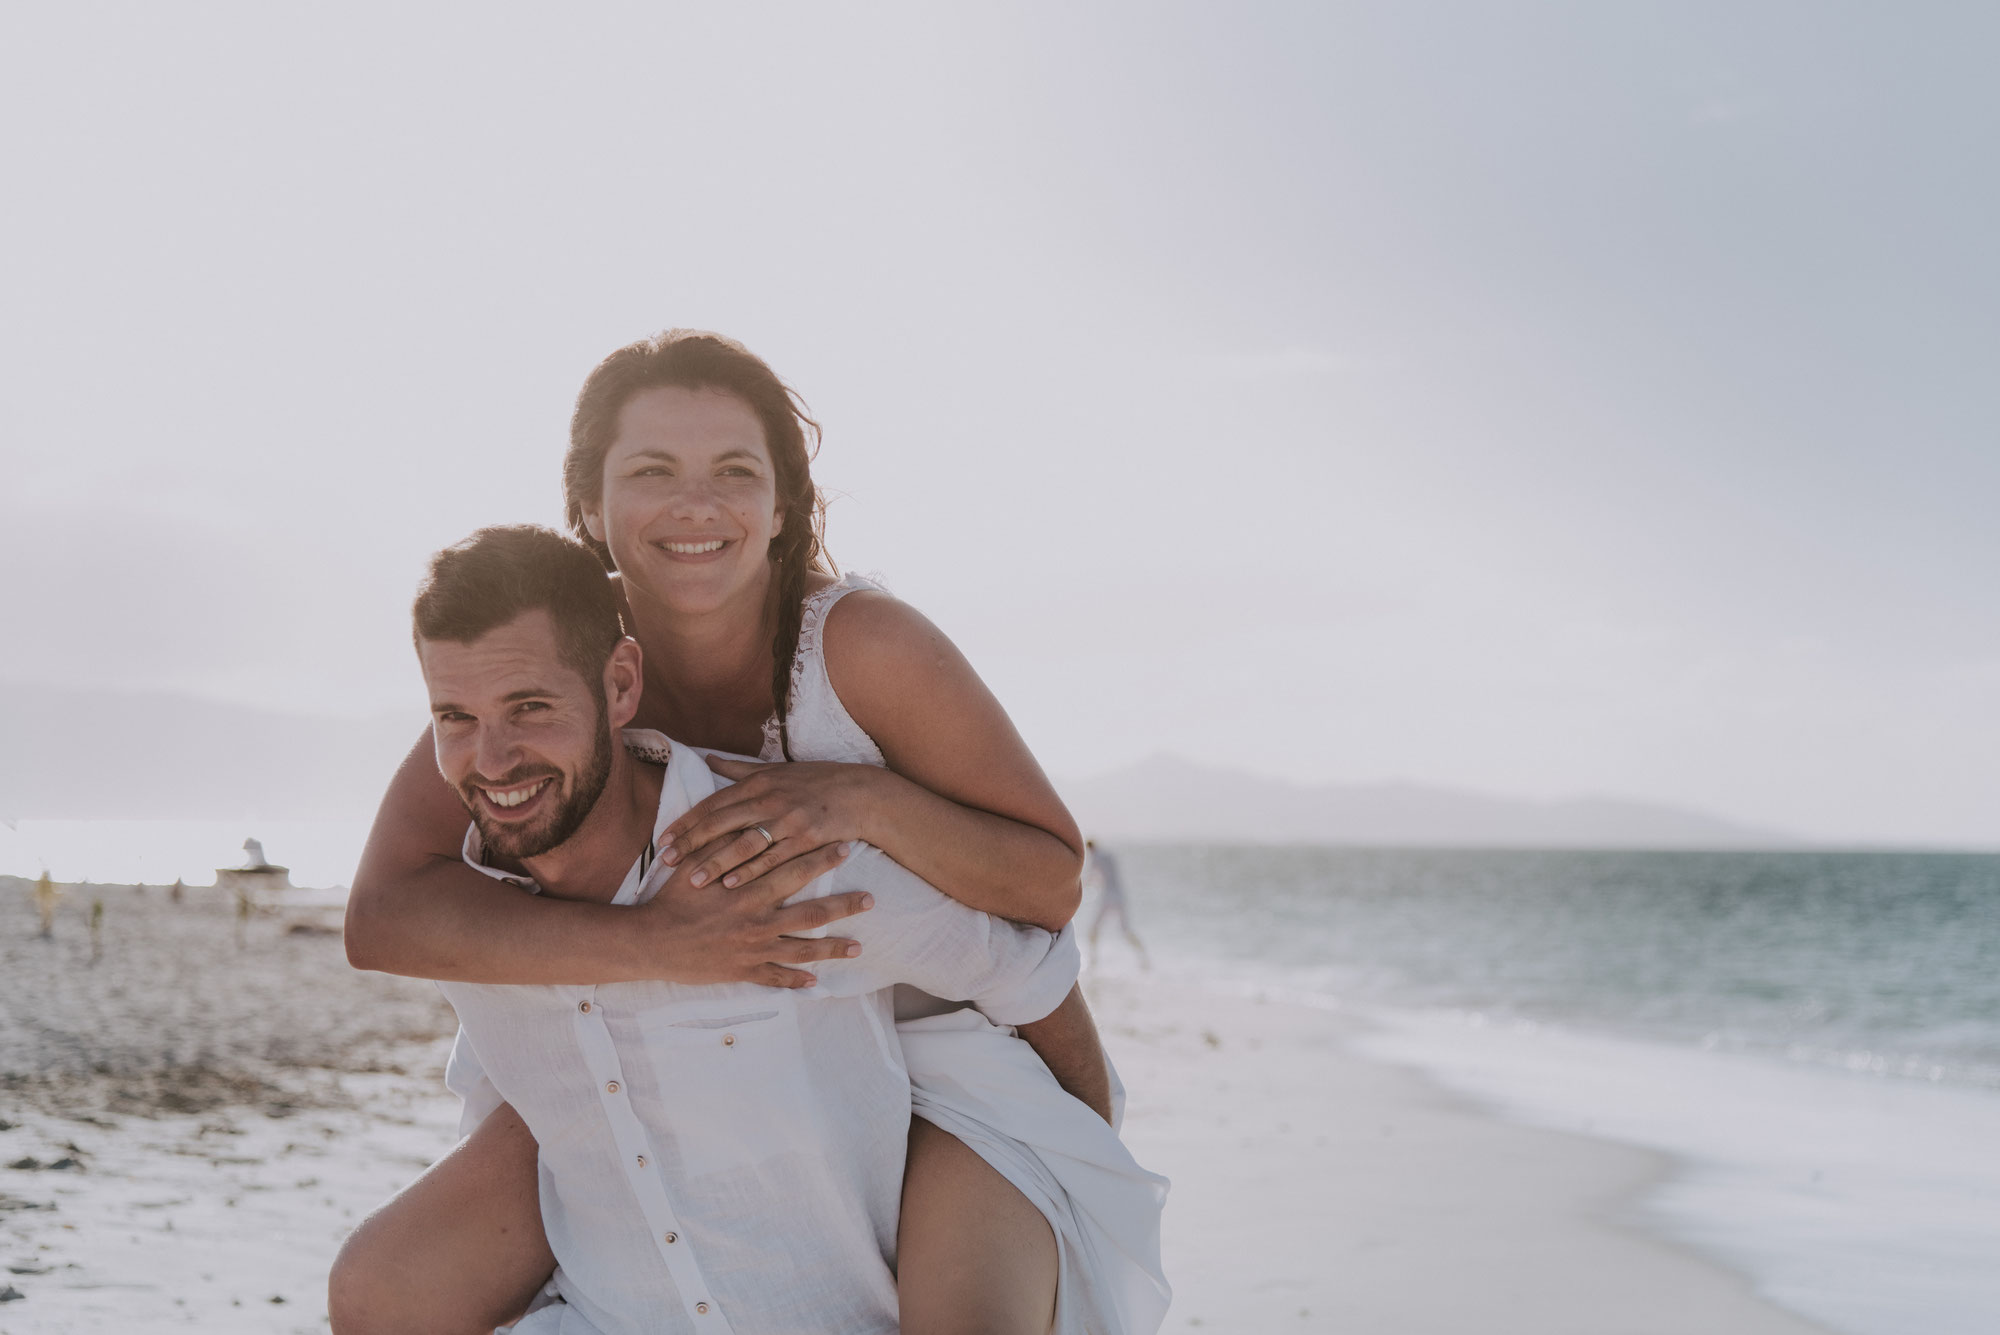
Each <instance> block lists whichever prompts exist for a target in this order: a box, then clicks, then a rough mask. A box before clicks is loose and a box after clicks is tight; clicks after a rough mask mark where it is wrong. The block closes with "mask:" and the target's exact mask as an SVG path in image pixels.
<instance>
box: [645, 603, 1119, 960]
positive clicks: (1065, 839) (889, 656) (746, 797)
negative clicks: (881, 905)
mask: <svg viewBox="0 0 2000 1335" xmlns="http://www.w3.org/2000/svg"><path fill="white" fill-rule="evenodd" d="M826 659H827V672H828V675H829V676H830V677H831V678H832V680H833V688H834V691H835V692H836V693H837V694H838V695H839V696H840V701H841V703H842V704H843V705H844V706H845V707H846V709H847V712H848V713H849V714H850V715H851V716H852V717H853V719H854V721H855V722H856V723H857V724H859V725H860V726H861V729H862V730H863V731H864V732H866V733H867V734H868V735H869V736H870V737H872V738H874V739H875V744H876V745H877V746H878V747H880V748H881V751H882V756H883V759H884V760H886V761H887V762H888V769H887V770H883V769H880V768H877V767H876V766H873V765H828V764H799V765H763V766H755V765H748V764H741V763H736V762H730V761H723V760H716V761H711V762H710V763H711V764H713V765H714V767H715V768H716V769H717V770H719V771H720V772H722V773H723V774H726V775H728V776H729V777H731V778H734V779H738V780H739V782H738V783H737V784H736V785H735V786H733V787H731V788H729V789H726V790H725V791H724V792H723V793H720V794H717V796H716V797H713V798H709V799H707V800H706V801H704V802H703V803H701V804H700V805H698V806H696V807H695V808H694V809H693V810H692V811H690V812H688V813H687V814H686V815H684V816H683V817H681V819H680V820H678V821H676V822H675V823H674V824H673V826H671V827H669V829H668V831H667V833H668V836H669V838H670V839H671V840H672V844H671V845H670V846H669V848H668V849H667V856H668V857H670V858H676V859H677V858H679V857H681V856H682V854H683V853H684V852H685V850H686V847H687V845H688V844H690V843H692V844H696V845H700V844H707V843H710V842H712V841H715V840H719V839H723V838H725V837H726V836H728V835H730V834H732V833H734V832H736V831H746V832H747V833H745V834H743V835H742V836H741V837H740V838H738V839H736V840H734V841H731V842H730V843H727V844H724V845H723V846H722V847H721V848H720V849H719V850H718V852H717V853H716V854H714V855H712V856H711V857H709V858H708V859H706V860H702V859H696V860H695V862H694V864H693V874H692V876H691V877H690V883H691V884H701V883H705V882H706V881H707V880H708V879H710V878H711V877H713V876H714V875H716V874H718V873H720V872H724V871H728V870H729V869H730V868H731V867H732V866H734V864H735V863H736V862H742V861H743V859H744V858H748V859H749V860H748V861H747V862H744V865H742V866H741V867H738V868H736V870H735V873H734V874H735V875H736V876H738V877H744V878H747V877H750V876H755V875H760V874H762V873H764V872H766V871H768V870H769V869H770V868H772V867H774V866H782V865H783V863H784V859H785V858H788V857H796V856H797V855H798V854H800V853H802V852H803V851H804V850H806V849H808V848H814V847H818V846H819V845H821V844H824V843H828V842H832V841H835V840H842V839H862V840H866V841H867V842H868V843H871V844H874V845H875V846H876V847H877V848H880V849H881V850H883V851H884V852H886V853H887V854H889V855H890V856H891V857H893V858H895V859H896V861H898V862H900V863H902V864H903V865H904V866H905V867H908V868H909V869H910V870H911V871H913V872H915V873H917V875H919V876H921V877H923V879H925V880H927V881H929V882H930V883H931V884H932V885H934V886H936V887H937V888H938V889H940V890H942V891H944V892H945V893H946V894H948V895H950V896H951V897H952V898H953V899H956V900H958V901H959V902H960V903H962V904H968V905H970V906H971V907H973V908H976V909H982V910H984V911H985V912H988V913H992V914H995V915H997V916H999V917H1003V918H1011V919H1014V920H1015V921H1017V922H1026V923H1033V924H1034V925H1035V926H1038V927H1044V928H1047V929H1048V930H1050V931H1058V930H1060V929H1061V928H1062V926H1063V924H1065V923H1067V922H1068V921H1069V920H1070V918H1071V917H1072V916H1074V915H1075V913H1076V906H1077V903H1078V900H1079V899H1080V897H1081V894H1082V891H1081V889H1080V886H1079V876H1080V874H1081V872H1082V868H1083V838H1082V836H1081V835H1080V834H1079V833H1078V831H1077V828H1076V822H1075V821H1074V820H1072V819H1071V818H1070V814H1069V811H1068V809H1067V808H1065V807H1064V806H1063V803H1062V799H1061V798H1060V797H1058V796H1056V791H1055V788H1054V787H1053V786H1052V785H1051V784H1050V783H1049V781H1048V777H1047V776H1046V775H1044V774H1043V773H1042V768H1041V766H1040V765H1038V764H1037V763H1036V762H1035V758H1034V756H1033V755H1032V754H1031V753H1030V752H1029V750H1028V748H1027V745H1026V743H1024V742H1023V741H1022V740H1021V736H1020V734H1019V733H1018V732H1016V731H1015V730H1014V725H1013V723H1012V721H1011V720H1009V719H1008V717H1007V713H1006V711H1005V710H1004V709H1002V708H1001V707H1000V702H999V701H998V700H996V699H994V698H993V693H992V692H991V691H989V690H987V689H986V684H985V683H984V682H982V681H981V680H980V679H979V674H978V673H976V672H974V671H973V670H972V665H971V664H970V663H968V662H966V660H965V656H964V655H963V654H961V653H960V652H959V651H958V648H957V646H956V645H954V644H952V642H951V641H950V640H949V639H947V638H946V637H945V635H944V633H943V632H942V631H940V630H938V628H937V627H936V626H933V625H932V624H931V623H930V622H929V621H928V620H927V619H926V618H925V617H924V616H923V615H922V614H921V613H919V612H918V611H916V609H914V608H912V607H910V606H908V605H907V604H904V603H901V602H898V601H897V600H896V599H894V598H891V597H889V596H888V595H887V594H881V593H875V592H871V591H866V590H864V591H861V592H857V593H853V594H849V595H848V596H847V597H845V598H843V599H841V600H840V602H838V603H837V604H835V605H834V608H833V611H832V612H831V613H830V614H829V615H828V617H827V623H826ZM759 824H761V825H763V826H764V827H765V828H766V829H769V830H770V831H771V833H772V836H773V839H774V840H775V841H776V842H773V843H772V844H771V845H770V847H769V849H768V850H766V849H765V848H764V844H765V841H764V839H763V837H762V836H761V835H759V834H757V833H756V832H755V831H754V830H751V828H750V827H751V826H752V825H759ZM752 853H757V854H758V856H754V857H753V856H751V854H752Z"/></svg>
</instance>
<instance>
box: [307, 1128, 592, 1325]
mask: <svg viewBox="0 0 2000 1335" xmlns="http://www.w3.org/2000/svg"><path fill="white" fill-rule="evenodd" d="M535 1151H536V1147H535V1138H534V1136H533V1135H531V1134H529V1131H528V1128H527V1124H526V1123H524V1122H522V1120H521V1118H520V1114H518V1113H516V1112H515V1111H514V1110H513V1108H511V1107H509V1106H507V1105H505V1104H502V1105H501V1107H500V1109H499V1111H497V1112H495V1113H494V1114H493V1115H492V1116H491V1117H488V1118H487V1119H486V1120H485V1121H484V1122H482V1123H480V1125H479V1127H478V1128H477V1129H476V1130H475V1131H473V1133H472V1134H471V1135H470V1136H467V1137H466V1138H465V1139H464V1140H463V1141H461V1142H460V1143H459V1144H458V1145H457V1146H456V1147H454V1148H453V1149H452V1150H451V1152H450V1153H448V1154H446V1155H445V1156H444V1158H442V1159H439V1160H438V1161H437V1162H436V1163H434V1164H432V1165H431V1166H430V1167H429V1168H428V1169H426V1170H425V1172H424V1175H423V1176H422V1177H420V1178H418V1179H417V1180H416V1181H414V1182H412V1183H411V1184H410V1185H409V1186H407V1187H405V1188H403V1189H402V1190H401V1191H399V1192H397V1193H396V1194H395V1196H393V1197H391V1198H390V1200H389V1202H388V1203H387V1204H386V1205H384V1206H382V1208H381V1209H379V1210H377V1211H375V1213H373V1214H371V1215H369V1216H368V1217H367V1218H366V1219H364V1220H362V1221H361V1224H360V1226H359V1227H358V1228H356V1229H355V1230H354V1232H352V1233H350V1234H348V1237H347V1241H346V1242H345V1243H344V1244H342V1246H341V1248H340V1255H339V1256H338V1257H336V1258H335V1259H334V1262H333V1272H332V1274H330V1275H329V1276H328V1277H327V1314H328V1315H329V1316H330V1317H331V1318H332V1320H333V1329H334V1335H473V1332H478V1335H492V1331H493V1328H494V1327H495V1326H497V1325H500V1324H502V1323H503V1322H507V1321H511V1320H513V1319H514V1318H515V1317H517V1316H519V1315H520V1314H521V1310H522V1309H523V1308H525V1307H526V1306H527V1305H528V1301H529V1299H531V1298H533V1297H534V1296H535V1291H536V1290H537V1289H539V1288H541V1286H542V1285H543V1284H544V1283H546V1282H547V1280H548V1277H549V1274H550V1272H551V1271H553V1270H554V1269H555V1265H556V1258H555V1256H554V1255H553V1254H552V1253H551V1252H550V1251H549V1243H548V1239H547V1238H546V1237H545V1236H543V1233H542V1207H541V1199H540V1193H539V1188H538V1184H537V1181H536V1175H535Z"/></svg>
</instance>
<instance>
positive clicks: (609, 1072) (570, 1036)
mask: <svg viewBox="0 0 2000 1335" xmlns="http://www.w3.org/2000/svg"><path fill="white" fill-rule="evenodd" d="M415 620H416V633H417V645H418V653H419V657H420V659H421V661H422V664H423V669H424V677H425V682H426V685H427V688H428V690H429V692H430V695H431V703H432V711H433V718H434V728H435V733H436V739H437V754H438V762H439V767H440V769H441V770H442V771H443V772H444V774H445V777H446V778H447V779H448V780H450V781H451V783H452V784H453V786H454V787H455V788H456V789H457V790H458V792H459V795H460V797H461V798H462V800H463V801H464V802H465V804H466V807H467V809H468V811H469V812H470V813H471V815H472V821H473V824H472V828H471V829H470V830H468V832H467V835H466V859H467V861H468V862H471V863H472V864H473V865H475V866H477V867H479V868H480V869H481V870H483V871H485V872H487V873H488V874H489V875H493V876H496V877H501V878H503V879H509V880H513V881H516V882H517V883H520V884H524V885H528V886H530V887H531V888H535V889H538V890H539V891H540V892H541V893H544V894H552V895H559V896H564V897H569V898H580V899H581V898H594V899H600V900H604V899H608V900H609V901H610V902H612V903H620V904H632V903H638V902H642V901H643V900H645V899H646V898H648V897H649V896H650V895H651V894H652V893H653V892H654V891H655V890H657V889H658V887H659V884H660V883H661V882H662V881H664V880H665V878H666V873H667V870H668V869H667V868H665V867H664V866H660V865H656V864H655V863H654V862H653V861H652V859H651V853H652V849H653V847H654V841H655V839H656V838H657V836H658V834H659V832H660V831H661V830H662V829H664V828H665V827H666V825H667V824H669V823H670V822H671V821H672V820H673V819H674V818H675V817H676V816H678V815H679V814H680V813H681V812H683V811H685V810H687V809H688V808H689V807H690V806H692V805H693V804H694V803H695V802H697V801H699V800H700V799H701V798H702V797H704V796H706V795H707V794H709V793H710V792H712V791H713V790H714V788H715V787H716V786H718V785H719V784H721V783H722V782H723V780H721V779H719V778H718V777H717V776H715V775H714V774H713V773H712V772H711V771H710V770H709V769H708V767H707V766H706V765H705V764H704V763H702V761H701V759H700V757H699V756H698V755H696V754H695V753H694V752H692V751H690V750H689V749H688V748H686V747H682V746H680V745H678V744H676V743H672V742H670V741H668V740H667V739H666V738H664V737H661V736H660V735H659V734H657V733H643V732H633V733H626V732H623V728H624V725H625V724H626V723H627V722H629V721H630V720H631V718H632V717H633V714H634V711H635V710H636V708H637V703H638V696H639V689H640V682H641V680H642V673H641V664H640V651H639V647H638V645H637V644H635V643H634V642H633V641H631V640H629V639H626V638H624V637H623V636H622V635H621V634H620V632H619V626H618V620H617V613H616V610H615V606H614V605H613V603H612V601H611V597H610V591H609V588H608V586H607V584H606V581H605V579H604V576H603V573H602V569H601V567H599V566H598V565H597V563H596V562H595V560H594V558H592V557H590V556H589V554H588V553H586V552H585V551H584V550H583V549H582V548H580V547H577V546H576V545H575V544H572V543H570V542H569V541H568V540H567V539H563V538H560V537H558V536H557V535H555V534H553V533H549V532H546V531H544V530H538V529H491V530H485V531H482V532H481V533H480V534H477V535H475V537H474V538H473V539H471V540H468V541H467V542H466V543H463V544H460V545H459V546H457V547H455V548H452V549H449V550H447V551H446V552H443V553H440V554H439V556H438V557H437V558H436V559H435V560H434V561H433V564H432V569H431V574H430V577H429V579H428V580H427V582H426V585H425V587H424V589H423V591H422V592H421V593H420V595H419V597H418V600H417V605H416V609H415ZM621 741H622V743H623V744H621ZM610 887H615V894H614V893H611V891H610V890H609V888H610ZM864 887H865V888H866V889H868V890H870V891H871V892H872V893H873V894H874V895H875V896H876V900H877V902H876V905H875V907H874V909H873V911H872V912H869V913H866V914H863V915H862V916H861V917H860V918H859V919H856V920H853V921H854V922H855V923H858V924H859V925H858V926H851V925H844V926H843V930H844V931H847V932H848V933H849V934H851V935H852V936H853V937H854V938H855V939H856V940H857V941H858V942H859V946H858V947H856V952H857V953H858V957H857V958H849V959H845V960H839V961H834V962H831V963H830V964H829V965H823V966H822V967H821V969H820V974H819V980H818V982H817V983H816V984H815V985H814V986H813V987H811V988H808V989H803V990H800V991H774V990H772V989H768V988H760V987H756V986H753V985H750V984H717V985H709V986H689V985H684V984H674V983H664V982H655V983H621V984H615V985H607V986H598V987H586V986H574V987H528V986H498V985H484V984H468V983H456V982H453V983H443V984H440V986H441V987H442V989H443V990H444V992H445V995H446V997H447V998H448V999H449V1000H450V1001H451V1003H452V1005H453V1006H454V1007H455V1008H456V1009H457V1011H458V1013H459V1017H460V1022H461V1025H462V1029H461V1034H460V1042H459V1044H458V1045H457V1047H456V1048H455V1050H454V1053H453V1059H452V1069H451V1072H450V1074H449V1076H448V1080H449V1083H450V1084H451V1085H452V1087H453V1088H454V1090H456V1091H458V1092H459V1093H460V1094H461V1095H462V1096H463V1097H464V1098H465V1100H466V1105H467V1118H468V1121H476V1120H477V1119H478V1118H479V1117H482V1116H484V1115H485V1114H486V1113H487V1112H490V1111H491V1110H492V1109H493V1108H494V1107H497V1106H498V1105H499V1103H500V1102H502V1101H505V1102H508V1103H511V1104H512V1105H513V1106H514V1108H515V1110H516V1111H517V1112H518V1113H520V1114H521V1116H522V1117H523V1119H524V1120H525V1121H526V1122H527V1124H528V1126H529V1128H530V1129H531V1130H532V1131H533V1132H534V1134H535V1136H536V1139H537V1141H538V1142H539V1144H540V1173H541V1195H542V1213H543V1219H544V1223H545V1225H546V1228H547V1232H548V1239H549V1244H550V1246H551V1248H552V1249H553V1251H554V1253H555V1255H556V1258H557V1260H558V1262H559V1269H558V1271H557V1277H556V1281H555V1283H554V1286H553V1287H554V1288H555V1290H556V1291H557V1292H559V1294H560V1296H561V1297H562V1298H563V1299H564V1300H565V1303H566V1306H560V1307H553V1308H546V1309H543V1310H542V1311H540V1312H537V1313H535V1314H532V1315H531V1316H529V1317H528V1318H527V1319H526V1321H524V1322H523V1323H522V1324H521V1325H520V1326H519V1327H518V1328H517V1329H519V1330H520V1331H522V1332H528V1331H539V1330H548V1331H555V1330H557V1329H558V1328H559V1329H560V1330H562V1331H565V1332H569V1331H581V1330H598V1331H609V1330H622V1329H647V1330H656V1329H657V1330H691V1331H702V1332H706V1331H734V1332H741V1335H754V1332H757V1331H763V1330H829V1331H843V1332H847V1331H854V1332H862V1331H884V1332H887V1331H893V1330H895V1328H896V1302H895V1282H894V1277H893V1274H892V1272H891V1269H890V1264H891V1257H892V1255H893V1250H894V1239H895V1229H896V1208H897V1199H898V1195H899V1193H900V1189H901V1182H902V1164H903V1153H904V1146H905V1136H906V1129H907V1125H908V1118H909V1113H910V1087H909V1077H908V1074H907V1071H906V1069H905V1067H904V1063H903V1057H902V1052H901V1048H900V1046H899V1045H898V1040H897V1035H896V1031H895V1027H894V1022H893V1017H892V1013H891V1009H890V1000H889V992H888V990H887V989H888V988H889V987H890V985H892V984H894V983H898V982H908V983H913V984H916V985H917V986H920V987H922V988H924V989H925V990H927V991H929V992H932V993H934V994H937V995H939V996H943V997H947V998H951V999H958V1000H970V1001H974V1002H975V1003H977V1005H978V1006H979V1008H980V1009H981V1010H982V1011H983V1012H984V1013H985V1014H986V1015H987V1016H988V1018H990V1019H991V1020H992V1021H993V1022H995V1023H997V1024H1016V1023H1026V1022H1029V1021H1032V1020H1036V1019H1039V1018H1041V1017H1042V1016H1044V1015H1046V1014H1048V1013H1049V1012H1050V1011H1052V1010H1054V1009H1055V1007H1056V1006H1057V1005H1058V1004H1059V1003H1060V1002H1062V1000H1063V999H1064V998H1065V997H1066V996H1067V995H1068V993H1069V991H1070V988H1071V986H1072V984H1073V982H1074V980H1075V975H1076V968H1077V960H1076V952H1075V948H1074V945H1073V942H1072V940H1071V939H1070V936H1069V934H1068V933H1065V934H1064V935H1062V936H1061V937H1052V936H1050V935H1049V934H1048V933H1046V932H1043V931H1040V930H1039V929H1035V928H1030V927H1020V926H1016V925H1013V924H1009V923H1006V922H1002V921H1000V920H998V919H994V918H990V917H988V916H987V915H985V914H982V913H978V912H975V911H974V910H971V909H968V908H966V907H964V906H963V905H960V904H957V903H955V902H954V901H952V900H949V899H947V898H945V897H944V896H943V895H941V894H939V893H938V892H937V891H936V890H934V889H932V888H931V887H930V886H928V885H926V884H925V883H923V882H922V881H920V880H918V879H917V878H916V877H915V876H913V875H911V874H910V873H909V872H907V871H905V870H904V869H903V868H901V867H899V866H897V865H896V864H895V863H894V862H892V861H890V860H889V859H888V858H887V857H885V856H884V855H882V854H881V853H880V852H878V851H876V850H874V849H871V848H867V847H866V846H855V848H854V849H853V850H852V853H851V856H850V857H849V858H848V859H847V860H846V862H845V864H844V865H843V866H842V867H841V868H840V869H839V870H837V871H836V872H835V873H832V874H831V875H830V876H828V877H826V878H823V879H822V882H819V883H815V885H814V886H811V887H808V889H807V891H806V892H804V893H805V894H806V895H812V894H827V893H833V892H835V891H847V890H856V889H860V888H864ZM1044 1083H1046V1081H1045V1082H1044ZM1070 1103H1071V1106H1073V1107H1074V1108H1075V1109H1076V1110H1077V1111H1078V1112H1080V1113H1081V1114H1082V1121H1083V1122H1084V1123H1086V1124H1089V1125H1090V1126H1094V1131H1092V1130H1090V1129H1089V1128H1088V1127H1085V1128H1072V1130H1079V1131H1081V1133H1082V1134H1084V1135H1095V1136H1097V1137H1099V1140H1098V1141H1096V1142H1093V1143H1094V1144H1096V1145H1097V1149H1094V1150H1091V1151H1089V1152H1088V1153H1090V1154H1101V1162H1102V1163H1104V1164H1107V1165H1111V1166H1112V1167H1113V1168H1114V1170H1116V1171H1124V1165H1130V1159H1129V1156H1124V1155H1123V1150H1122V1147H1118V1146H1117V1144H1116V1140H1115V1138H1111V1133H1110V1129H1109V1128H1108V1127H1106V1126H1105V1125H1104V1123H1103V1122H1101V1121H1098V1120H1096V1119H1095V1118H1093V1117H1092V1116H1091V1115H1090V1114H1089V1112H1088V1110H1087V1109H1083V1108H1082V1105H1080V1104H1074V1101H1070ZM1104 1138H1109V1140H1108V1145H1107V1143H1106V1141H1105V1139H1104ZM1119 1156H1123V1161H1122V1164H1120V1163H1117V1162H1116V1161H1117V1160H1118V1158H1119ZM1086 1157H1088V1155H1086ZM1130 1170H1131V1171H1134V1172H1137V1171H1139V1170H1137V1166H1136V1165H1130ZM1148 1176H1149V1175H1148ZM1056 1227H1057V1231H1058V1234H1059V1235H1060V1234H1061V1233H1062V1232H1063V1228H1064V1225H1063V1224H1062V1223H1060V1222H1057V1223H1056Z"/></svg>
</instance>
